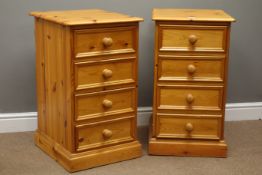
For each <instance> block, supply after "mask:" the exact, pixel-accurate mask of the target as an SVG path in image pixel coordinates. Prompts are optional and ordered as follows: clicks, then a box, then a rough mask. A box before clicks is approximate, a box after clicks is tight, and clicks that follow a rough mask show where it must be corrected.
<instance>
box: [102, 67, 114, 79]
mask: <svg viewBox="0 0 262 175" xmlns="http://www.w3.org/2000/svg"><path fill="white" fill-rule="evenodd" d="M102 75H103V77H104V78H110V77H112V75H113V72H112V71H111V70H110V69H104V70H103V72H102Z"/></svg>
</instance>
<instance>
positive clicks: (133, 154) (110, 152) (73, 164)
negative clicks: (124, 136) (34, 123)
mask: <svg viewBox="0 0 262 175" xmlns="http://www.w3.org/2000/svg"><path fill="white" fill-rule="evenodd" d="M35 143H36V145H37V146H38V147H40V148H41V149H42V150H43V151H44V152H45V153H47V154H48V155H49V156H50V157H52V158H53V159H55V160H56V161H57V162H58V163H60V164H61V165H62V166H63V167H64V168H65V169H66V170H67V171H69V172H76V171H80V170H83V169H87V168H93V167H97V166H102V165H107V164H110V163H115V162H119V161H124V160H128V159H134V158H138V157H140V156H141V155H142V150H141V145H140V143H139V142H138V141H132V142H127V143H123V144H118V145H113V146H111V147H105V148H100V149H95V150H89V151H84V152H78V153H72V152H70V151H68V150H67V149H65V148H64V147H63V146H62V145H60V144H58V143H56V142H54V140H53V139H51V138H50V137H48V136H47V135H45V134H43V133H39V132H36V133H35Z"/></svg>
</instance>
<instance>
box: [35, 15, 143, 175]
mask: <svg viewBox="0 0 262 175" xmlns="http://www.w3.org/2000/svg"><path fill="white" fill-rule="evenodd" d="M31 15H33V16H34V17H35V37H36V73H37V97H38V98H37V99H38V101H37V102H38V130H37V132H36V136H35V142H36V145H37V146H39V147H40V148H41V149H42V150H44V151H45V152H46V153H47V154H49V155H50V156H51V157H53V158H54V159H56V160H57V161H58V162H59V163H60V164H61V165H63V166H64V167H65V168H66V169H67V170H68V171H70V172H73V171H78V170H82V169H86V168H91V167H95V166H99V165H104V164H108V163H113V162H117V161H122V160H127V159H131V158H135V157H139V156H141V145H140V143H139V142H138V141H137V136H136V113H137V62H138V61H137V59H138V27H139V21H142V19H141V18H137V17H129V16H126V15H122V14H117V13H111V12H106V11H103V10H78V11H53V12H32V13H31Z"/></svg>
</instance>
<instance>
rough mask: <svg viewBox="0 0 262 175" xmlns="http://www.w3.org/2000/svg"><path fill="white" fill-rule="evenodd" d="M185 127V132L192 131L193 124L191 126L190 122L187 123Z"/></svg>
mask: <svg viewBox="0 0 262 175" xmlns="http://www.w3.org/2000/svg"><path fill="white" fill-rule="evenodd" d="M185 129H186V131H187V132H191V131H193V129H194V126H193V124H192V123H187V124H186V125H185Z"/></svg>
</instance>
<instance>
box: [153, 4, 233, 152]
mask: <svg viewBox="0 0 262 175" xmlns="http://www.w3.org/2000/svg"><path fill="white" fill-rule="evenodd" d="M153 20H155V21H156V22H155V23H156V25H155V64H154V72H155V73H154V104H153V117H152V125H151V129H150V139H149V154H155V155H178V156H215V157H225V156H226V153H227V145H226V143H225V141H224V136H223V135H224V128H223V127H224V115H225V98H226V84H227V66H228V50H229V34H230V25H231V22H232V21H234V19H233V18H232V17H231V16H229V15H227V14H226V13H225V12H223V11H222V10H192V9H154V11H153Z"/></svg>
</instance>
